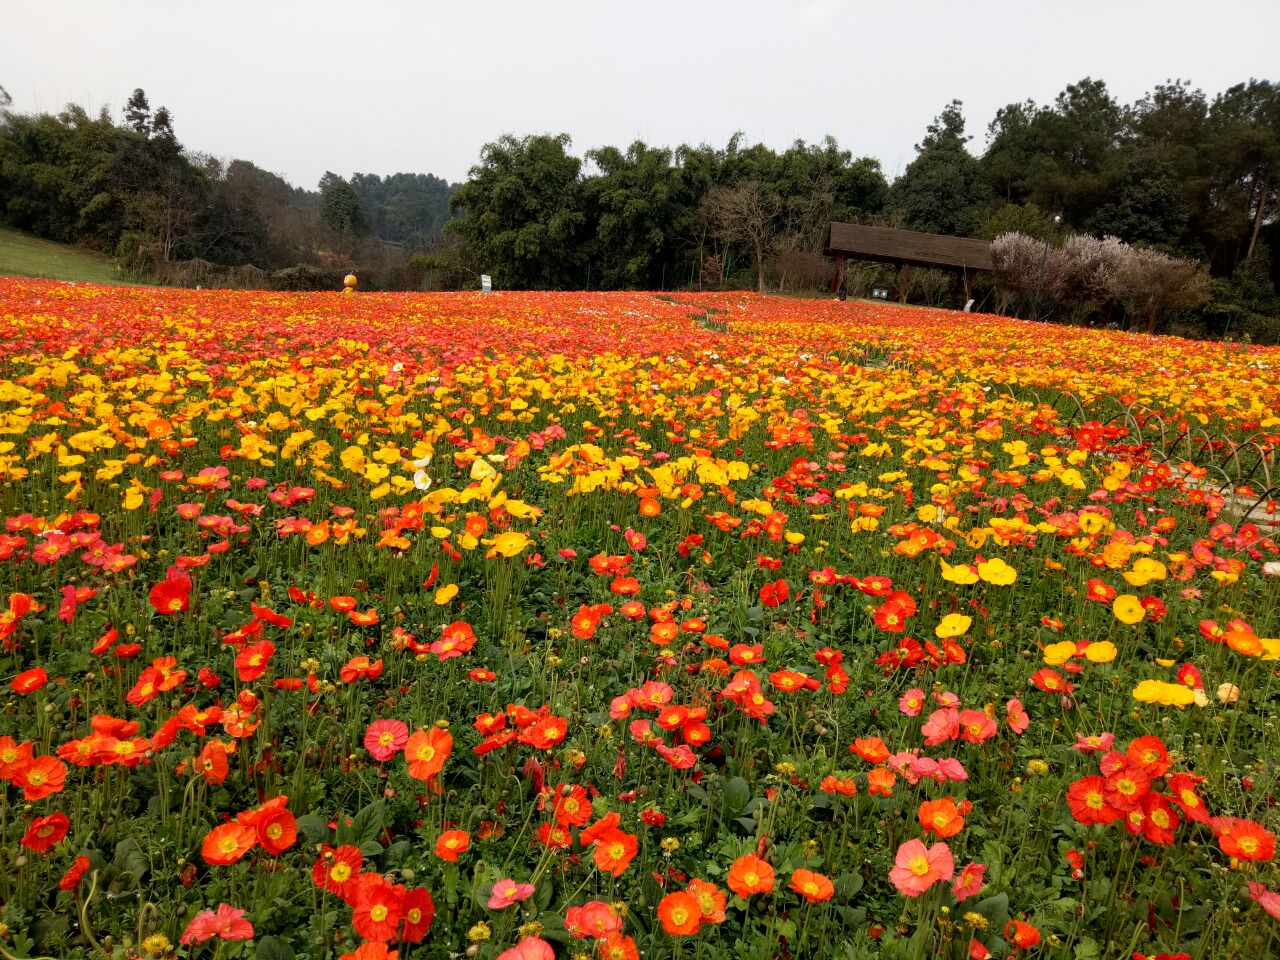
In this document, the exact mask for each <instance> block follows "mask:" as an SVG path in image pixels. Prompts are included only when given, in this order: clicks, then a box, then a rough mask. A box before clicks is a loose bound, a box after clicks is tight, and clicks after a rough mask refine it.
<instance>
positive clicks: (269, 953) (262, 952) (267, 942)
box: [254, 934, 293, 960]
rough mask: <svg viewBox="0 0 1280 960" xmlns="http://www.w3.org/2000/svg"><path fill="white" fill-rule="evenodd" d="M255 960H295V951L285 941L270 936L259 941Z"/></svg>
mask: <svg viewBox="0 0 1280 960" xmlns="http://www.w3.org/2000/svg"><path fill="white" fill-rule="evenodd" d="M254 960H293V950H292V948H290V946H289V945H288V944H287V943H285V942H284V941H283V940H281V939H279V938H278V937H273V936H271V935H270V934H268V935H267V936H265V937H262V938H260V939H259V940H258V949H257V951H256V952H255V953H254Z"/></svg>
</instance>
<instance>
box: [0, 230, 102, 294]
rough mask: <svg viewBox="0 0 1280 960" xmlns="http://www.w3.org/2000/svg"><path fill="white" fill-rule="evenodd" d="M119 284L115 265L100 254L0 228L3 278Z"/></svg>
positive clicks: (0, 267) (1, 272)
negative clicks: (8, 276)
mask: <svg viewBox="0 0 1280 960" xmlns="http://www.w3.org/2000/svg"><path fill="white" fill-rule="evenodd" d="M5 275H10V276H20V277H46V278H48V279H50V280H76V281H81V282H85V283H119V282H120V274H119V273H118V272H117V271H116V268H115V265H114V264H112V262H111V261H110V260H109V259H107V258H106V257H103V256H101V255H99V254H95V253H89V252H87V251H83V250H77V249H75V248H74V247H68V246H66V245H64V244H61V243H52V242H50V241H48V240H40V239H38V238H36V237H32V236H29V235H28V234H25V233H20V232H18V231H17V230H9V229H7V228H5V227H0V276H5Z"/></svg>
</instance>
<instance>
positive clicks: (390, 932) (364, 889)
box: [351, 874, 405, 943]
mask: <svg viewBox="0 0 1280 960" xmlns="http://www.w3.org/2000/svg"><path fill="white" fill-rule="evenodd" d="M368 876H369V877H371V878H372V879H371V880H370V881H369V882H368V883H364V884H361V887H360V893H359V895H358V897H357V899H356V902H355V905H354V907H353V909H352V911H351V925H352V926H353V927H355V931H356V933H358V934H360V936H362V937H364V938H365V939H366V940H369V941H372V942H374V943H387V942H389V941H391V940H394V939H395V937H396V933H397V931H398V930H399V927H400V922H401V920H403V919H404V897H405V889H404V888H403V887H399V886H396V885H395V884H392V883H387V881H386V880H384V879H382V877H380V876H378V875H377V874H368Z"/></svg>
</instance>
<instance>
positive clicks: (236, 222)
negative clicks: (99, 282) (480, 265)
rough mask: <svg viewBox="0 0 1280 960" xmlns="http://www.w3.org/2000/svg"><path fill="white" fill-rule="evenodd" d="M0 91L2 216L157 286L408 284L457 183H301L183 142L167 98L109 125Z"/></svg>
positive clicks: (132, 109) (139, 99)
mask: <svg viewBox="0 0 1280 960" xmlns="http://www.w3.org/2000/svg"><path fill="white" fill-rule="evenodd" d="M9 107H10V101H9V98H8V96H7V95H0V222H3V223H5V224H7V225H9V226H11V227H15V228H17V229H20V230H25V231H27V232H29V233H32V234H35V235H36V236H39V237H43V238H45V239H48V240H55V241H58V242H61V243H71V244H76V245H78V246H82V247H87V248H90V249H94V250H98V251H101V252H104V253H107V254H110V255H111V256H114V257H115V258H116V260H117V261H118V262H119V263H120V265H121V266H122V267H123V268H124V269H125V271H126V272H128V273H131V274H134V275H138V276H145V277H148V278H150V279H156V280H161V281H166V282H177V283H182V282H193V283H194V282H200V281H201V280H204V281H205V282H223V283H228V282H229V283H230V284H232V285H246V286H268V285H273V284H274V285H279V286H283V287H288V288H307V287H311V286H332V285H333V275H334V274H337V275H338V276H339V277H340V276H341V272H342V271H344V270H346V269H348V268H349V267H350V265H351V264H352V263H359V264H362V265H364V266H365V267H366V268H367V269H369V270H370V271H372V272H376V273H380V274H381V275H382V277H383V279H384V285H391V286H395V285H405V284H408V283H410V282H411V281H412V277H410V276H409V271H407V269H406V265H407V262H408V260H409V259H410V258H411V257H412V255H413V254H414V253H417V252H421V251H423V250H426V249H429V248H430V247H431V246H432V244H434V243H438V242H439V239H440V236H441V231H442V229H443V227H444V224H445V222H446V221H447V220H448V218H449V207H448V203H449V195H450V193H451V192H452V190H453V189H454V188H453V185H451V184H449V183H448V182H447V181H445V180H443V179H441V178H439V177H435V176H432V175H430V174H417V173H397V174H393V175H391V176H388V177H379V176H377V175H374V174H363V173H357V174H356V175H355V176H353V177H352V178H351V179H350V180H346V179H344V178H342V177H339V176H337V175H336V174H333V173H326V174H325V175H324V177H323V178H322V179H321V181H320V183H319V185H318V187H317V189H315V190H306V189H302V188H299V187H295V186H293V185H291V184H289V183H288V182H287V181H286V180H285V179H284V178H282V177H280V176H278V175H276V174H274V173H270V172H268V171H266V170H263V169H261V168H259V167H257V166H255V165H254V164H253V163H252V162H250V161H248V160H240V159H237V160H231V161H230V162H223V161H221V160H219V159H217V158H215V157H212V156H209V155H207V154H201V153H196V152H193V151H189V150H186V149H184V148H183V146H182V145H181V143H180V142H179V141H178V138H177V136H176V134H175V132H174V118H173V114H172V112H171V111H169V110H168V109H167V108H166V107H163V106H161V107H158V108H156V109H154V110H153V109H152V108H151V106H150V103H149V101H148V98H147V95H146V93H145V91H143V90H141V89H138V90H135V91H134V92H133V95H132V96H131V97H130V98H129V101H128V102H127V103H126V104H125V105H124V109H123V111H122V115H121V118H120V120H119V121H116V120H114V119H113V118H112V116H111V114H110V112H109V111H108V110H106V109H103V110H102V111H100V112H99V113H98V114H96V115H91V114H89V113H88V112H87V111H85V110H84V109H83V108H82V107H79V106H76V105H75V104H71V105H69V106H67V108H66V109H65V110H63V111H62V112H61V113H58V114H38V115H26V114H21V113H17V112H15V111H12V110H11V109H9Z"/></svg>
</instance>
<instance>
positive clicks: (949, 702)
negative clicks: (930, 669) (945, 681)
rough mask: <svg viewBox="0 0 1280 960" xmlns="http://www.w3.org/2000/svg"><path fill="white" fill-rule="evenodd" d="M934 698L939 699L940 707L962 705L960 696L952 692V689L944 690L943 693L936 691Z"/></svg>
mask: <svg viewBox="0 0 1280 960" xmlns="http://www.w3.org/2000/svg"><path fill="white" fill-rule="evenodd" d="M933 699H935V700H937V701H938V706H940V707H958V706H960V697H959V696H957V695H956V694H954V693H952V692H951V691H950V690H944V691H943V692H942V693H935V694H934V695H933Z"/></svg>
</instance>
